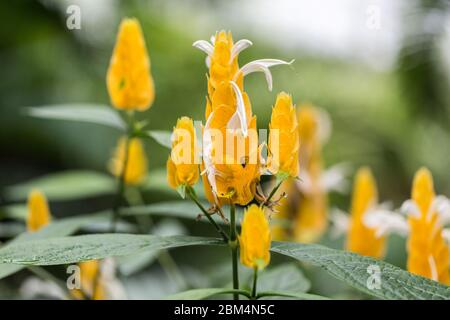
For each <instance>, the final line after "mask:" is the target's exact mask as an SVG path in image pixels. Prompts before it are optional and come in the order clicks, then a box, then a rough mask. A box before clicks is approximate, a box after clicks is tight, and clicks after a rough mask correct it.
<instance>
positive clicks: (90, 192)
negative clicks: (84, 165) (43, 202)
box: [5, 170, 116, 201]
mask: <svg viewBox="0 0 450 320" xmlns="http://www.w3.org/2000/svg"><path fill="white" fill-rule="evenodd" d="M35 188H36V189H39V190H41V191H42V192H43V193H44V194H45V195H46V196H47V198H48V199H49V200H56V201H58V200H73V199H77V198H82V197H93V196H96V195H99V194H107V193H114V192H115V189H116V181H115V179H114V178H113V177H112V176H110V175H107V174H104V173H100V172H95V171H85V170H71V171H63V172H59V173H52V174H48V175H45V176H43V177H38V178H35V179H32V180H28V181H26V182H24V183H20V184H16V185H14V186H11V187H8V188H6V190H5V195H6V197H7V198H8V199H14V200H23V199H26V198H27V196H28V193H29V192H30V191H31V190H32V189H35Z"/></svg>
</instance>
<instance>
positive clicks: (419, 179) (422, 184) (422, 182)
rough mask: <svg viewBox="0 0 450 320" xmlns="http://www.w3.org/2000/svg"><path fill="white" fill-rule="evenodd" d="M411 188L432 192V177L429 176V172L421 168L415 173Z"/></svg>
mask: <svg viewBox="0 0 450 320" xmlns="http://www.w3.org/2000/svg"><path fill="white" fill-rule="evenodd" d="M413 188H414V189H418V190H422V191H426V192H433V191H434V187H433V176H432V175H431V172H430V170H428V169H427V168H425V167H422V168H420V169H419V170H418V171H417V172H416V174H415V175H414V182H413Z"/></svg>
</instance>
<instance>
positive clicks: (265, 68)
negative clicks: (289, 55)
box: [235, 59, 294, 91]
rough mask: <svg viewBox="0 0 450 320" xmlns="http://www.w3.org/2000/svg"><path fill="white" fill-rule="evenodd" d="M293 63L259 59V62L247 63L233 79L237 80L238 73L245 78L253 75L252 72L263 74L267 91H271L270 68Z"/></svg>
mask: <svg viewBox="0 0 450 320" xmlns="http://www.w3.org/2000/svg"><path fill="white" fill-rule="evenodd" d="M293 62H294V60H291V61H290V62H287V61H283V60H278V59H261V60H255V61H252V62H249V63H247V64H246V65H244V66H243V67H242V68H241V69H240V70H239V71H238V72H237V73H236V75H235V78H237V77H238V76H239V73H241V72H242V74H243V76H244V77H245V76H246V75H248V74H250V73H253V72H263V73H264V75H265V77H266V81H267V86H268V87H269V91H272V87H273V84H272V73H271V72H270V69H269V68H270V67H273V66H277V65H282V64H285V65H286V64H287V65H290V64H292V63H293Z"/></svg>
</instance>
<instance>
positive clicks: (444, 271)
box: [407, 168, 450, 284]
mask: <svg viewBox="0 0 450 320" xmlns="http://www.w3.org/2000/svg"><path fill="white" fill-rule="evenodd" d="M411 197H412V200H413V201H414V202H415V204H416V205H417V207H418V209H419V211H420V214H419V215H418V216H416V215H414V214H411V215H410V216H409V218H408V223H409V227H410V233H409V239H408V242H407V250H408V261H407V269H408V271H410V272H412V273H415V274H418V275H421V276H424V277H427V278H430V279H433V280H436V281H439V282H442V283H445V284H450V277H449V265H450V264H449V247H448V245H447V244H446V243H445V240H444V239H443V237H442V225H441V223H440V221H439V216H438V214H437V213H436V212H434V211H433V209H432V207H431V206H432V203H433V200H434V198H435V193H434V187H433V178H432V176H431V173H430V172H429V171H428V170H427V169H425V168H421V169H420V170H419V171H417V173H416V175H415V177H414V182H413V188H412V196H411Z"/></svg>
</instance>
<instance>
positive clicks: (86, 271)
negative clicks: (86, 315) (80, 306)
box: [71, 260, 106, 300]
mask: <svg viewBox="0 0 450 320" xmlns="http://www.w3.org/2000/svg"><path fill="white" fill-rule="evenodd" d="M78 266H79V267H80V276H81V283H80V284H81V290H79V289H74V290H71V294H72V295H73V296H74V297H75V298H76V299H84V298H90V299H93V300H105V299H106V292H105V288H104V284H103V280H102V277H101V274H100V272H101V271H100V262H99V261H98V260H89V261H84V262H80V263H78Z"/></svg>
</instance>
